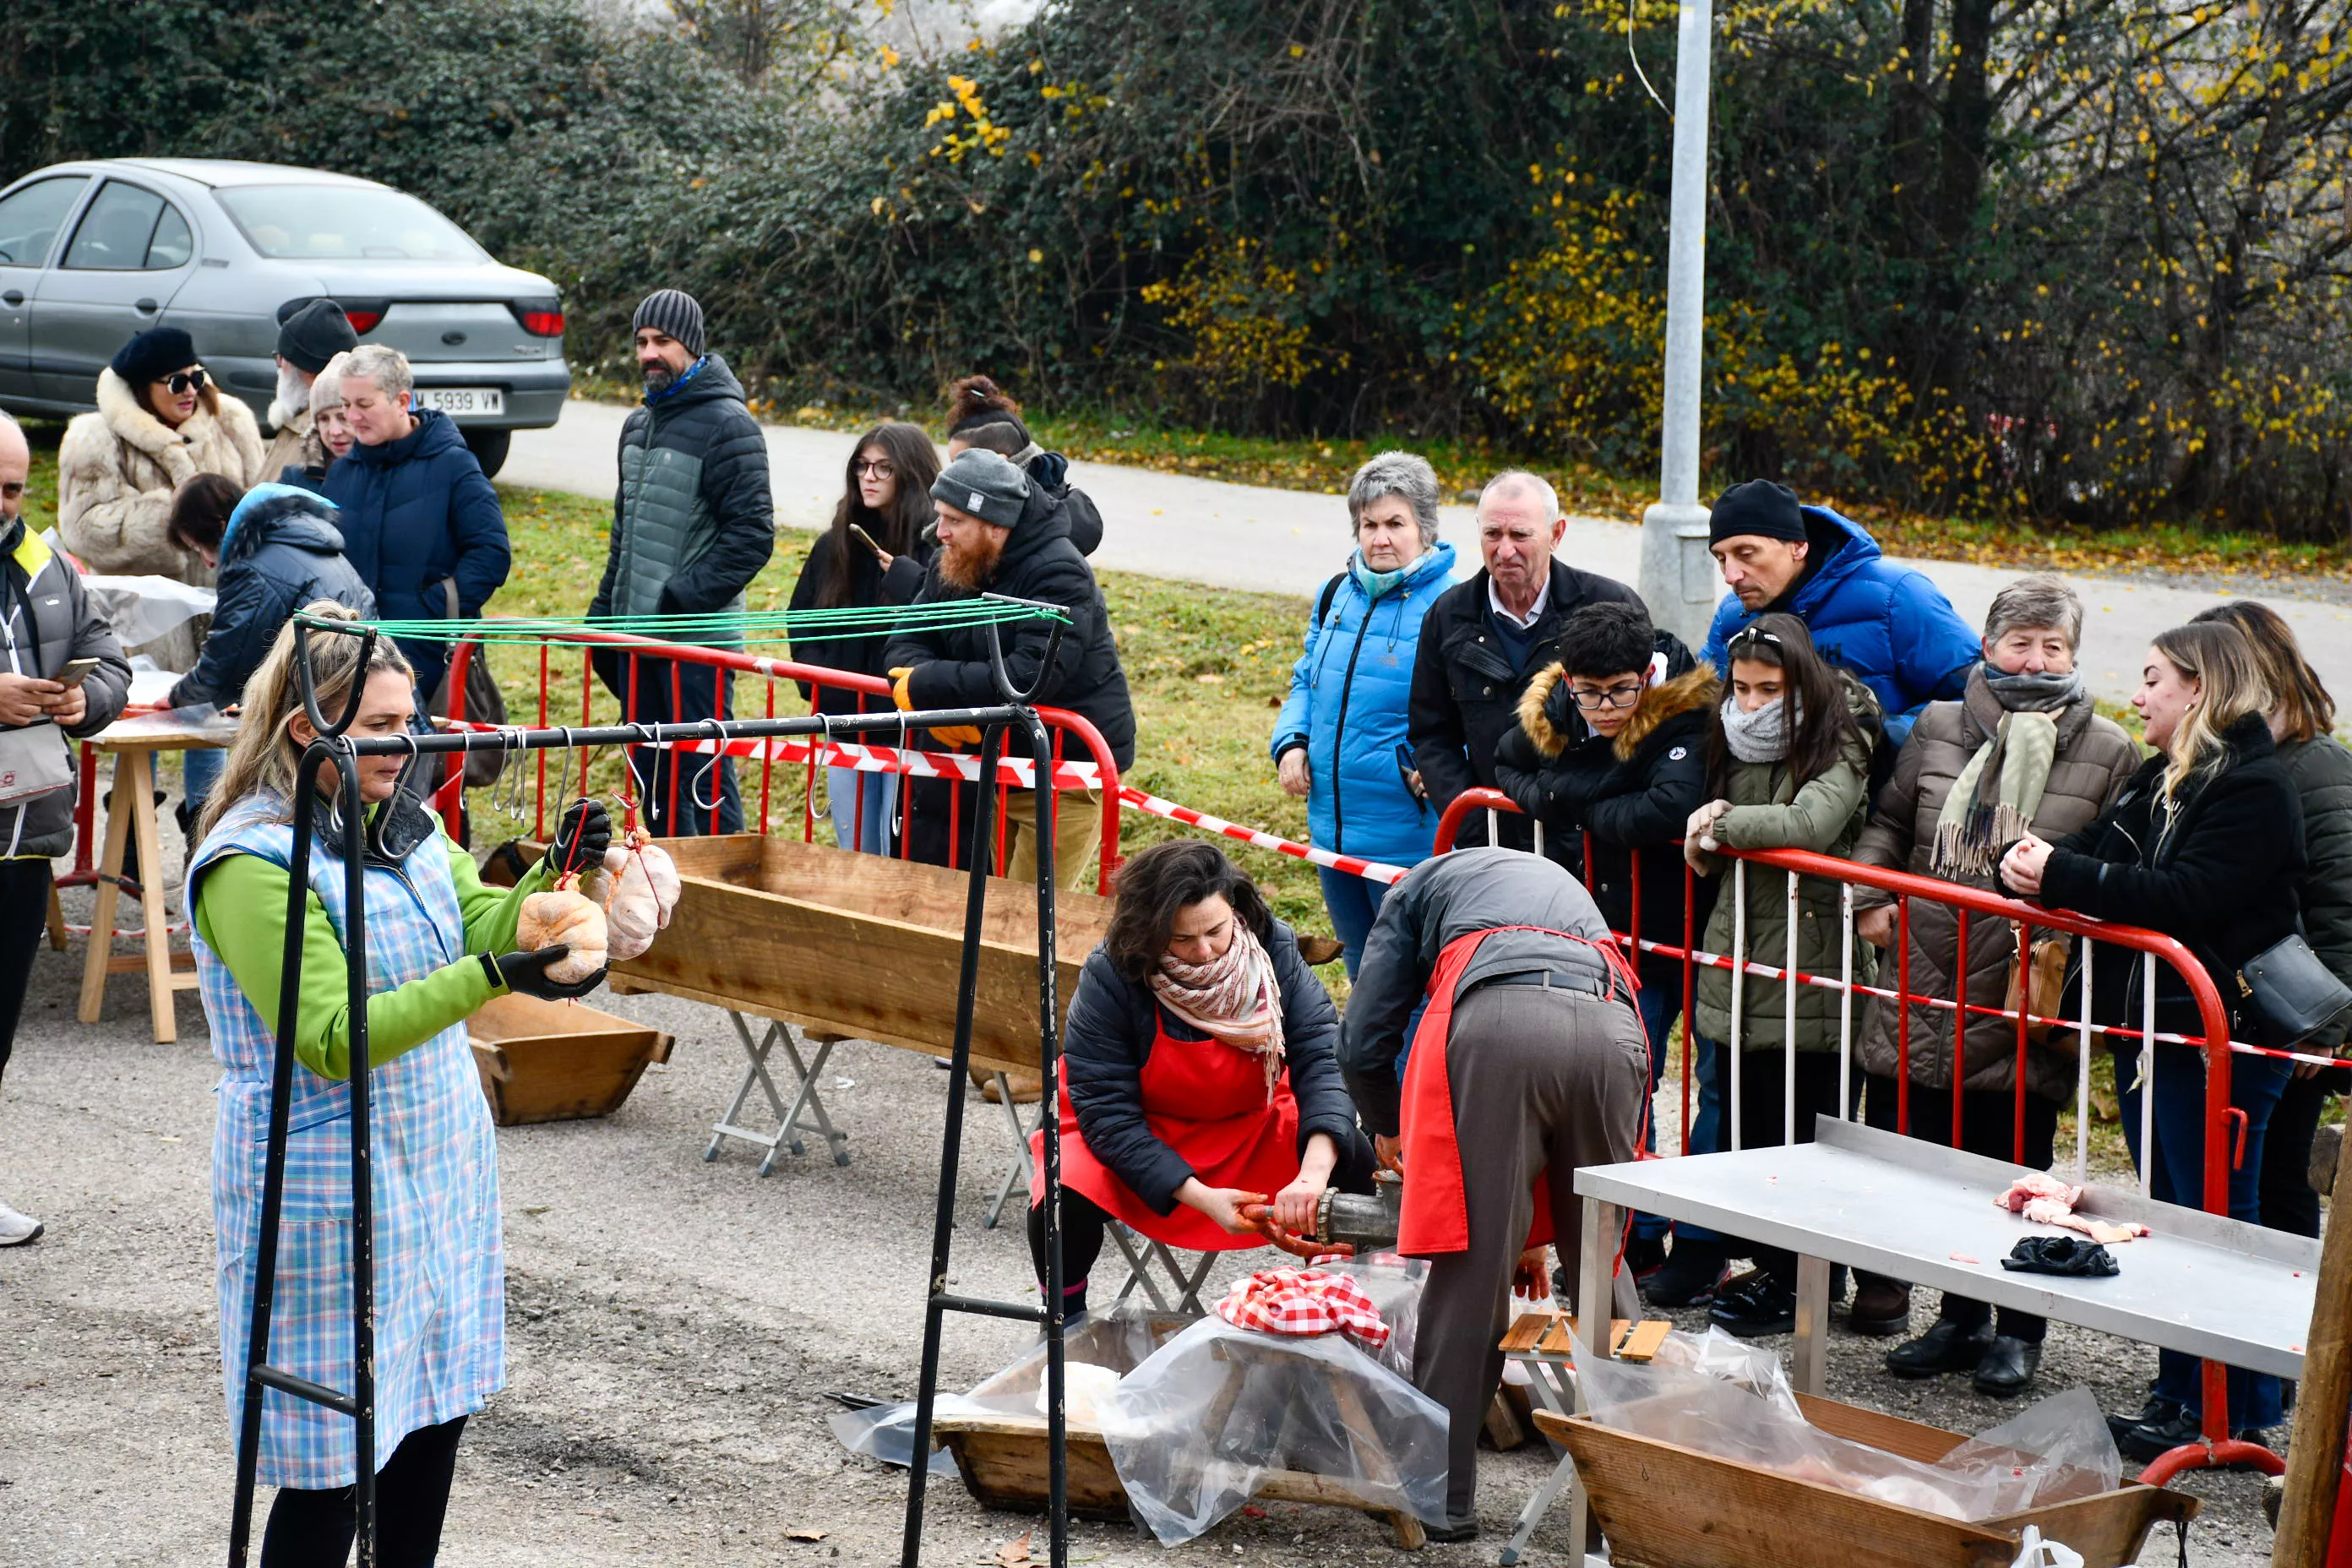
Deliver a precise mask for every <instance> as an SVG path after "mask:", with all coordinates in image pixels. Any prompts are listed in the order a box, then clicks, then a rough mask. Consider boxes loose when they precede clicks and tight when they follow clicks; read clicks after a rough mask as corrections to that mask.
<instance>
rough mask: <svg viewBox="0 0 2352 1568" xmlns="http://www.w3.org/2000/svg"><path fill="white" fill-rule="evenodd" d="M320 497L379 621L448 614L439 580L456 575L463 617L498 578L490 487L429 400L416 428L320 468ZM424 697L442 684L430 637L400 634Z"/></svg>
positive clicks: (438, 652) (502, 547)
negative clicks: (323, 472)
mask: <svg viewBox="0 0 2352 1568" xmlns="http://www.w3.org/2000/svg"><path fill="white" fill-rule="evenodd" d="M327 499H328V500H331V501H333V502H334V503H335V505H336V507H337V508H338V509H340V510H341V519H340V521H341V527H342V531H343V554H344V557H345V558H346V559H348V560H349V561H350V562H351V563H352V568H353V569H354V570H356V571H357V572H358V573H359V574H360V581H362V582H363V583H365V584H367V585H368V588H369V590H370V591H371V592H373V594H374V595H375V602H376V609H377V610H378V612H379V613H381V614H382V615H383V617H384V618H385V619H386V620H400V621H422V620H438V619H440V618H441V617H442V616H446V615H447V614H448V613H449V612H448V605H447V604H446V602H445V595H443V593H442V589H441V584H443V583H444V582H447V581H454V582H455V583H456V584H457V614H458V616H460V617H461V618H464V619H471V618H472V617H474V616H478V615H480V614H481V613H482V606H483V605H485V604H487V603H488V601H489V597H490V595H492V594H495V593H497V592H498V591H499V585H500V584H503V583H505V582H506V580H507V566H508V564H509V560H510V559H511V557H510V555H509V551H508V549H507V523H506V518H505V516H504V515H503V514H502V513H501V512H500V511H499V494H498V491H496V490H494V489H491V488H490V481H489V480H488V479H484V478H483V477H482V466H481V464H479V463H478V462H476V461H475V460H474V454H473V453H471V452H470V451H467V449H466V442H465V438H464V437H461V436H459V435H458V434H457V426H456V425H455V424H454V423H452V422H451V420H450V418H449V416H447V415H446V414H444V413H442V412H441V411H440V410H439V409H437V408H420V409H418V410H417V411H416V428H415V429H414V430H412V431H410V432H409V433H408V434H407V435H405V436H404V437H401V438H400V439H399V440H397V441H386V442H385V443H384V444H383V446H381V447H369V446H364V445H362V446H355V447H352V449H351V451H350V453H349V454H348V455H347V456H345V457H344V458H342V459H341V461H340V462H338V463H336V464H335V465H334V467H332V468H329V469H328V470H327ZM400 650H401V651H402V652H403V653H404V654H406V655H407V656H408V661H409V663H411V664H413V665H415V667H416V689H417V690H418V691H420V692H423V693H424V694H425V695H426V696H428V697H429V696H431V695H432V693H433V691H434V689H436V688H437V687H438V686H439V685H440V684H441V672H442V669H443V668H444V664H445V661H446V652H445V650H444V649H443V648H442V647H441V645H439V644H438V643H427V642H416V641H413V640H411V639H408V638H403V639H401V644H400Z"/></svg>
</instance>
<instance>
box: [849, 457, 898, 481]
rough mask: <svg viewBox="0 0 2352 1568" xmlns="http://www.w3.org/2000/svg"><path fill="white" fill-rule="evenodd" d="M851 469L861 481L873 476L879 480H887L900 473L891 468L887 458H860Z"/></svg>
mask: <svg viewBox="0 0 2352 1568" xmlns="http://www.w3.org/2000/svg"><path fill="white" fill-rule="evenodd" d="M851 467H852V468H853V470H854V471H855V472H856V474H857V476H858V477H859V478H860V479H863V478H865V477H866V475H868V474H871V475H872V476H873V477H874V478H876V479H889V478H891V477H892V476H893V475H895V474H896V473H898V469H896V468H892V467H891V466H890V463H889V459H887V458H872V459H870V460H869V459H867V458H859V459H858V460H857V461H856V463H855V464H853V465H851Z"/></svg>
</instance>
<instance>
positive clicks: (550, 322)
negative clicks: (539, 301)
mask: <svg viewBox="0 0 2352 1568" xmlns="http://www.w3.org/2000/svg"><path fill="white" fill-rule="evenodd" d="M514 313H515V319H516V320H517V321H520V322H521V323H522V330H523V331H526V332H529V333H530V335H531V336H532V337H535V338H560V337H562V335H563V307H562V306H561V305H517V306H516V307H515V308H514Z"/></svg>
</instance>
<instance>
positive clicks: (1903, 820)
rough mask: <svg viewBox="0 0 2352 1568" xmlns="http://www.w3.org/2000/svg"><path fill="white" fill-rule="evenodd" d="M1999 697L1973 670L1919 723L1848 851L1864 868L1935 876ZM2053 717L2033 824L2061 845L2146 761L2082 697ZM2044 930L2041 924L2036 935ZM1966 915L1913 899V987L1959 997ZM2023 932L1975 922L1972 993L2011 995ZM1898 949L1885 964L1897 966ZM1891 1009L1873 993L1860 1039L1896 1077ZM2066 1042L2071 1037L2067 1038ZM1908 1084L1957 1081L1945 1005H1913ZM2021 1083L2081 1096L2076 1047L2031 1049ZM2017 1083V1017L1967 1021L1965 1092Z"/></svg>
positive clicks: (1988, 1000)
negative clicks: (1957, 694)
mask: <svg viewBox="0 0 2352 1568" xmlns="http://www.w3.org/2000/svg"><path fill="white" fill-rule="evenodd" d="M2000 716H2001V710H2000V702H1999V701H1998V700H1996V699H1995V698H1994V696H1993V694H1992V690H1991V689H1990V687H1988V686H1987V685H1986V684H1985V679H1984V673H1983V671H1982V670H1979V671H1978V672H1977V673H1975V674H1973V675H1971V676H1969V688H1968V691H1967V693H1966V694H1965V695H1964V696H1963V697H1962V698H1961V700H1959V701H1958V702H1936V703H1931V704H1929V705H1928V707H1927V709H1926V710H1924V711H1923V712H1922V713H1921V714H1920V715H1919V721H1918V722H1917V723H1916V724H1915V725H1914V726H1913V727H1912V730H1911V739H1910V740H1909V742H1906V744H1905V745H1904V748H1903V754H1902V755H1901V756H1900V757H1899V758H1897V759H1896V761H1895V776H1894V777H1893V778H1892V779H1890V780H1888V781H1887V784H1886V787H1885V788H1884V789H1883V790H1881V791H1880V792H1879V795H1878V809H1877V811H1876V812H1875V814H1874V815H1873V816H1872V817H1871V820H1870V826H1868V827H1866V828H1865V829H1864V831H1863V835H1862V837H1861V839H1860V840H1859V841H1858V842H1857V843H1856V844H1855V845H1854V848H1853V858H1854V859H1856V860H1859V861H1861V862H1862V863H1863V864H1864V865H1866V866H1881V867H1885V868H1886V869H1888V870H1893V871H1909V872H1912V873H1914V874H1915V875H1917V876H1922V877H1927V876H1933V875H1935V871H1934V868H1933V862H1934V858H1935V851H1936V823H1937V819H1938V818H1939V817H1941V816H1942V815H1943V811H1944V802H1945V800H1946V799H1947V797H1948V796H1949V795H1951V793H1952V786H1953V784H1957V783H1958V782H1959V776H1960V772H1961V770H1962V769H1964V768H1966V767H1967V766H1968V765H1969V758H1971V757H1973V756H1975V755H1976V754H1977V751H1978V749H1979V747H1981V746H1983V744H1984V743H1985V742H1986V741H1987V740H1989V739H1990V737H1991V735H1992V732H1993V731H1994V729H1995V728H1997V727H1998V726H1999V725H2000ZM2054 717H2055V718H2056V719H2057V721H2058V755H2057V759H2056V760H2055V761H2054V762H2053V763H2051V767H2050V782H2049V784H2048V785H2047V787H2046V788H2045V789H2044V791H2043V793H2042V804H2041V805H2040V806H2039V807H2038V808H2037V809H2036V810H2035V811H2034V814H2033V824H2032V826H2033V831H2034V832H2035V833H2037V834H2039V835H2040V836H2041V837H2043V838H2046V839H2049V840H2051V841H2052V842H2053V843H2054V842H2056V841H2057V840H2058V839H2061V838H2063V837H2066V836H2067V835H2068V834H2070V833H2074V832H2076V831H2078V830H2079V829H2081V828H2084V827H2086V826H2089V825H2090V824H2091V823H2093V822H2094V821H2096V820H2097V818H2098V816H2099V813H2100V812H2102V811H2104V810H2105V808H2106V805H2107V802H2108V801H2109V800H2110V799H2112V798H2113V797H2114V796H2115V795H2116V792H2117V791H2118V790H2120V789H2122V788H2123V786H2124V783H2125V781H2126V780H2127V779H2129V778H2130V777H2131V775H2132V771H2133V770H2134V769H2135V768H2137V767H2138V766H2139V763H2140V751H2139V747H2138V746H2137V745H2136V744H2134V743H2133V742H2132V738H2131V737H2130V736H2129V735H2127V734H2126V733H2125V732H2124V729H2123V726H2122V725H2120V724H2117V723H2116V722H2115V721H2113V720H2111V719H2102V718H2100V717H2099V716H2098V715H2097V713H2096V712H2095V710H2093V707H2092V702H2091V698H2090V696H2089V695H2088V694H2087V693H2085V694H2084V696H2082V697H2079V698H2077V699H2076V700H2074V702H2072V703H2070V704H2068V705H2067V706H2066V707H2065V708H2063V709H2062V710H2059V712H2058V713H2057V714H2056V715H2054ZM1967 885H1968V886H1970V887H1975V888H1981V889H1986V890H1988V891H2004V890H2005V889H1998V888H1996V887H1995V886H1994V879H1993V878H1991V877H1990V876H1988V877H1980V878H1970V879H1967ZM1893 901H1894V900H1892V898H1891V897H1889V896H1888V895H1887V894H1885V893H1882V892H1879V891H1877V890H1875V889H1855V891H1854V899H1853V902H1854V908H1855V910H1856V911H1857V912H1859V911H1861V910H1865V909H1870V908H1874V907H1876V906H1879V905H1883V904H1887V903H1891V902H1893ZM2049 935H2050V933H2049V932H2046V931H2037V932H2036V940H2037V941H2042V940H2047V938H2048V936H2049ZM1958 940H1959V920H1958V911H1956V910H1953V909H1951V908H1950V907H1949V906H1948V905H1943V904H1932V903H1928V902H1927V901H1925V900H1913V901H1912V904H1911V974H1910V980H1911V990H1912V992H1913V993H1914V994H1917V995H1923V996H1949V995H1951V994H1952V991H1953V984H1952V967H1953V964H1954V963H1955V962H1956V961H1957V959H1958ZM2016 947H2017V939H2016V937H2015V935H2014V934H2013V933H2012V932H2011V930H2010V925H2009V922H2008V921H2005V920H2001V919H1999V918H1997V917H1995V916H1991V915H1977V916H1973V917H1971V918H1970V920H1969V1003H1970V1004H1971V1005H1977V1006H1984V1007H1999V1006H2000V1005H2002V1004H2003V1003H2004V1001H2005V1000H2006V999H2007V996H2008V988H2009V963H2010V958H2011V954H2012V953H2013V952H2015V951H2016ZM1895 967H1896V966H1895V955H1894V954H1893V953H1892V952H1890V953H1889V954H1888V956H1887V962H1886V963H1885V972H1886V974H1887V975H1888V976H1892V974H1893V973H1895ZM1898 1016H1899V1015H1898V1014H1897V1013H1896V1010H1895V1007H1894V1006H1893V1005H1890V1004H1888V1003H1886V1002H1884V1001H1879V1000H1875V999H1874V1000H1873V1001H1872V1003H1871V1005H1870V1013H1869V1017H1868V1020H1867V1022H1866V1023H1865V1024H1864V1026H1863V1030H1862V1036H1861V1044H1860V1047H1859V1052H1860V1058H1861V1061H1862V1066H1863V1068H1864V1071H1866V1072H1872V1073H1876V1074H1878V1075H1879V1076H1880V1077H1882V1078H1893V1077H1894V1076H1895V1071H1896V1069H1897V1068H1898V1066H1899V1065H1900V1062H1901V1056H1900V1053H1899V1051H1898V1048H1897V1047H1898V1041H1897V1037H1896V1036H1897V1027H1896V1021H1897V1018H1898ZM2066 1043H2067V1044H2068V1045H2072V1044H2073V1040H2072V1038H2071V1037H2070V1038H2069V1039H2068V1040H2067V1042H2066ZM1909 1048H1910V1068H1911V1081H1912V1082H1913V1083H1914V1084H1916V1085H1917V1086H1919V1087H1921V1088H1925V1089H1950V1088H1951V1086H1952V1015H1951V1013H1950V1012H1949V1011H1948V1010H1946V1009H1943V1008H1931V1007H1923V1006H1914V1007H1913V1008H1912V1009H1911V1037H1910V1047H1909ZM2025 1061H2026V1075H2025V1079H2026V1085H2027V1087H2028V1088H2030V1089H2032V1090H2033V1092H2035V1093H2036V1094H2040V1095H2042V1096H2044V1097H2045V1098H2048V1099H2051V1100H2068V1099H2071V1098H2073V1096H2074V1053H2073V1052H2072V1051H2071V1050H2065V1049H2060V1048H2057V1047H2056V1045H2055V1043H2054V1042H2053V1045H2050V1046H2038V1045H2029V1046H2028V1047H2027V1048H2026V1057H2025ZM2016 1085H2017V1025H2016V1023H2015V1021H2014V1020H2013V1019H2011V1018H1994V1017H1979V1018H1977V1019H1975V1020H1974V1021H1972V1022H1971V1023H1970V1024H1969V1045H1968V1075H1967V1080H1966V1085H1965V1087H1967V1088H1969V1089H2000V1090H2002V1091H2004V1092H2006V1091H2009V1090H2011V1089H2014V1088H2015V1087H2016Z"/></svg>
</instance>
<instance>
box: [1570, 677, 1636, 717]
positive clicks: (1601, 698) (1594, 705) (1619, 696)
mask: <svg viewBox="0 0 2352 1568" xmlns="http://www.w3.org/2000/svg"><path fill="white" fill-rule="evenodd" d="M1570 696H1572V697H1574V698H1575V699H1576V705H1577V706H1578V707H1579V708H1581V709H1583V710H1585V711H1586V712H1588V713H1590V712H1592V711H1593V710H1596V709H1601V708H1631V707H1632V706H1633V704H1634V703H1636V702H1639V701H1640V700H1642V686H1641V683H1640V682H1639V681H1636V682H1634V683H1633V685H1631V686H1612V687H1611V688H1609V689H1608V690H1606V691H1588V690H1586V689H1584V688H1582V687H1575V688H1571V689H1570Z"/></svg>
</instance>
